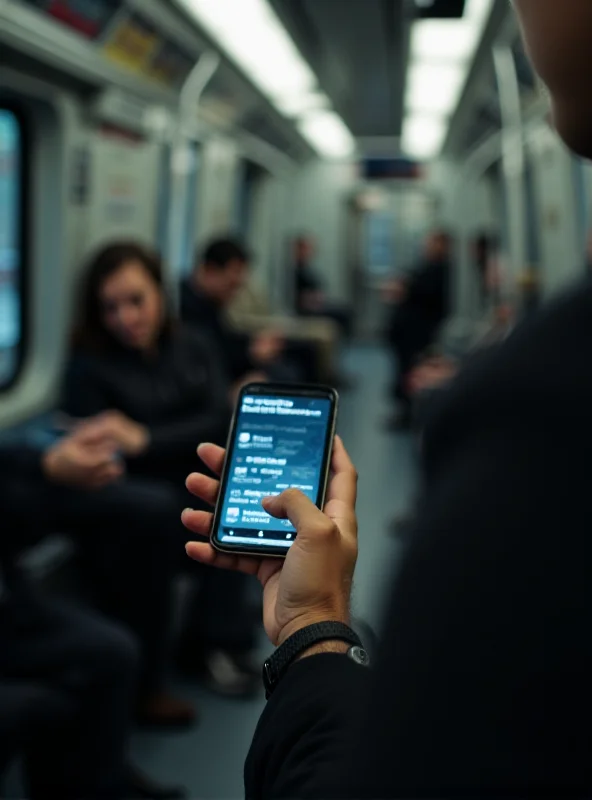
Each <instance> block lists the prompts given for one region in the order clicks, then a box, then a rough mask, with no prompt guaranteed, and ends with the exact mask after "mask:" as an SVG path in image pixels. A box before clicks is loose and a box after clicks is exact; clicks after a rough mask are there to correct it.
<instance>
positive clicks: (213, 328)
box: [181, 280, 257, 383]
mask: <svg viewBox="0 0 592 800" xmlns="http://www.w3.org/2000/svg"><path fill="white" fill-rule="evenodd" d="M181 318H182V319H183V322H185V323H186V324H187V325H190V326H191V327H193V328H195V329H197V330H200V331H203V332H204V333H206V334H207V336H208V337H209V338H210V339H211V340H212V341H213V342H214V343H215V344H216V347H217V349H218V352H219V353H220V354H221V355H222V357H223V358H224V366H225V369H226V371H227V373H228V375H229V377H230V379H231V381H232V382H233V383H234V382H235V381H238V380H240V378H242V377H244V376H245V375H246V374H247V373H249V372H253V371H254V370H256V369H257V365H256V364H255V363H254V362H253V360H252V359H251V356H250V353H249V346H250V344H251V338H250V337H249V336H248V335H247V334H243V333H240V332H239V331H236V330H234V329H233V328H232V326H231V325H230V324H229V322H228V321H227V320H226V318H225V316H224V310H223V308H222V307H221V306H219V305H218V304H217V303H215V302H214V301H213V300H212V299H211V298H209V297H207V296H206V295H205V294H203V293H202V292H198V291H197V290H196V289H195V288H194V287H193V285H192V284H191V283H190V281H188V280H187V281H184V282H183V283H182V284H181Z"/></svg>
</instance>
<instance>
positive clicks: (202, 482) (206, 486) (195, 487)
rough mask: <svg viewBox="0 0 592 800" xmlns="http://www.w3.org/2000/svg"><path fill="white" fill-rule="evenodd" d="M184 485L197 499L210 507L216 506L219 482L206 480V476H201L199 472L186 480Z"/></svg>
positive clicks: (211, 479) (210, 479) (212, 479)
mask: <svg viewBox="0 0 592 800" xmlns="http://www.w3.org/2000/svg"><path fill="white" fill-rule="evenodd" d="M185 485H186V486H187V488H188V489H189V491H190V492H191V494H193V495H195V496H196V497H199V498H200V499H201V500H204V501H205V502H206V503H208V504H209V505H211V506H214V505H216V500H217V498H218V491H219V489H220V481H217V480H214V478H208V476H207V475H201V474H200V473H199V472H194V473H193V474H192V475H190V476H189V477H188V478H187V481H186V482H185Z"/></svg>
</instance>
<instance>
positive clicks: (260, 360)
mask: <svg viewBox="0 0 592 800" xmlns="http://www.w3.org/2000/svg"><path fill="white" fill-rule="evenodd" d="M284 347H285V341H284V338H283V336H282V335H281V334H279V333H276V332H275V331H265V332H263V333H259V334H258V335H257V336H255V338H254V339H253V340H252V342H251V346H250V348H249V353H250V356H251V358H252V360H253V361H254V362H255V363H256V364H262V365H267V364H271V363H272V362H273V361H275V360H276V358H278V357H279V356H280V355H281V353H282V350H283V349H284Z"/></svg>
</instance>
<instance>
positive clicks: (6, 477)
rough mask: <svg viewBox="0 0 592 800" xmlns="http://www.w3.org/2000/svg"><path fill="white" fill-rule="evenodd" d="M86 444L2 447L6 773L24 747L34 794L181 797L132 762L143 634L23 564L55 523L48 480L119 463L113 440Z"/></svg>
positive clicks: (0, 671) (88, 480) (104, 475)
mask: <svg viewBox="0 0 592 800" xmlns="http://www.w3.org/2000/svg"><path fill="white" fill-rule="evenodd" d="M88 444H89V443H88V441H87V437H86V435H85V434H81V433H76V434H73V435H72V436H69V437H66V438H64V439H62V440H61V441H59V442H58V443H56V444H54V445H52V446H51V447H48V448H45V449H44V450H37V449H36V448H32V447H26V446H23V445H20V444H16V445H3V446H2V447H0V507H1V508H2V528H1V533H0V783H1V781H2V777H3V775H2V773H3V771H4V770H5V769H6V768H7V767H8V766H9V765H10V763H11V761H12V760H13V759H14V758H16V757H22V758H23V759H24V779H25V784H26V787H27V789H28V792H29V796H30V797H31V799H32V800H38V798H41V799H42V800H45V798H47V799H48V800H49V799H50V798H51V800H53V799H54V798H60V800H80V798H83V797H84V798H88V800H95V798H96V800H104V798H113V800H115V799H116V798H121V800H123V799H124V798H129V797H146V798H149V797H152V798H162V799H163V800H164V799H165V798H167V797H168V798H175V797H181V796H182V792H181V791H180V790H178V789H176V788H167V787H162V786H159V785H158V784H155V783H153V782H152V781H150V780H148V779H147V778H145V777H144V776H142V775H140V774H139V773H138V772H137V771H136V770H133V769H132V768H131V767H129V765H128V764H127V748H128V743H129V736H130V731H131V714H132V708H133V703H134V701H135V696H134V695H135V689H136V680H137V677H138V652H137V646H136V643H135V641H134V639H133V638H132V637H131V636H130V635H129V634H128V633H126V632H125V630H123V629H122V628H120V627H118V626H116V625H114V624H113V623H110V622H108V621H107V620H105V619H103V618H101V617H99V616H98V615H96V614H95V613H93V612H91V611H89V610H85V609H84V608H75V607H74V606H73V605H72V603H71V602H68V603H66V602H64V601H59V600H56V599H54V598H51V597H50V596H48V594H47V593H46V592H41V591H40V589H39V587H35V586H33V584H32V583H31V582H30V581H29V579H28V577H27V576H26V575H25V573H24V571H23V570H22V569H21V568H20V566H19V562H18V559H19V556H20V555H21V554H22V553H23V552H24V551H26V549H27V548H28V547H30V546H31V545H33V544H36V543H37V542H38V541H39V540H41V539H42V538H43V537H44V536H45V535H46V534H48V533H52V532H53V530H52V526H51V521H50V517H51V514H50V513H48V511H49V509H48V507H47V506H46V504H45V503H44V500H45V495H44V493H43V492H39V487H40V481H45V482H47V484H50V485H54V486H70V487H72V488H76V489H79V488H81V487H92V488H96V489H99V488H100V487H102V486H105V485H107V484H109V483H110V482H111V481H113V480H116V479H117V478H118V477H119V475H120V474H121V468H120V466H119V465H118V464H117V462H115V461H113V459H112V458H111V457H110V453H109V452H108V450H106V449H105V447H104V446H103V447H97V448H95V449H92V448H91V449H89V446H88ZM87 533H88V534H89V535H95V533H94V532H93V531H90V530H88V531H87ZM99 535H100V533H99ZM0 791H1V790H0Z"/></svg>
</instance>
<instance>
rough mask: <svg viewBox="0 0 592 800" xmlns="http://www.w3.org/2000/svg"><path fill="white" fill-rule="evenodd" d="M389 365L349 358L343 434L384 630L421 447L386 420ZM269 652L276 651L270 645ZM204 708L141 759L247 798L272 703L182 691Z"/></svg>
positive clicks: (218, 793)
mask: <svg viewBox="0 0 592 800" xmlns="http://www.w3.org/2000/svg"><path fill="white" fill-rule="evenodd" d="M389 367H390V365H389V361H388V359H387V357H386V355H385V354H384V353H383V352H381V351H380V350H378V349H377V348H373V347H367V348H366V347H364V348H362V347H360V348H356V349H355V350H353V351H352V352H351V353H349V354H348V357H347V370H348V371H349V373H351V374H352V375H353V376H355V378H356V388H355V389H353V390H352V391H350V392H347V393H345V394H344V395H343V397H342V403H341V410H340V418H339V432H340V434H341V435H342V437H343V439H344V441H345V443H346V446H347V448H348V450H349V452H350V455H351V457H352V459H353V460H354V463H355V464H356V466H357V468H358V471H359V473H360V481H359V498H358V517H359V526H360V527H359V538H360V557H359V561H358V566H357V570H356V580H355V594H354V613H355V614H356V615H357V616H358V617H360V618H362V619H364V620H367V621H368V622H370V623H371V624H373V625H375V626H379V624H380V608H381V598H382V595H383V593H384V589H385V585H386V583H387V581H388V580H389V579H391V578H392V574H393V570H394V569H395V568H396V562H397V557H398V555H399V548H400V545H399V543H398V542H397V541H396V539H394V538H393V537H391V536H390V535H388V534H387V523H388V521H389V520H390V519H391V518H392V516H393V515H394V514H396V513H399V512H403V511H404V510H405V509H406V505H407V501H408V499H409V497H410V495H411V493H412V490H413V485H414V481H415V464H414V458H413V444H412V442H411V439H410V438H409V437H407V436H397V435H393V434H386V433H385V432H384V430H383V429H382V427H381V422H382V420H383V419H384V417H385V415H386V414H387V412H388V407H387V406H386V404H385V397H386V387H387V383H388V380H389ZM261 647H262V650H261V652H262V654H265V653H266V652H267V651H268V649H269V647H268V646H267V645H266V644H265V642H264V641H262V645H261ZM177 688H178V690H179V691H180V692H182V693H183V694H184V695H185V696H186V697H190V698H192V699H193V700H194V701H195V702H196V704H197V705H198V706H199V709H200V712H201V724H200V725H199V726H198V727H196V728H195V729H194V730H192V731H190V732H188V733H183V734H179V735H175V734H168V735H165V736H163V735H154V734H149V733H138V734H136V735H135V737H134V742H133V754H134V757H135V759H136V761H137V762H138V763H139V764H140V765H141V766H142V767H144V768H145V769H146V770H147V771H149V772H150V774H151V775H153V776H154V777H157V778H159V779H161V780H163V781H167V782H169V781H172V782H179V783H182V784H184V785H185V786H186V787H187V789H188V790H189V792H190V797H191V798H200V800H205V799H208V798H212V799H213V798H225V799H227V800H230V799H231V798H240V797H242V796H243V782H242V768H243V762H244V758H245V755H246V753H247V750H248V747H249V743H250V741H251V737H252V734H253V731H254V729H255V726H256V724H257V720H258V718H259V715H260V713H261V710H262V708H263V703H264V699H263V696H261V697H260V698H258V699H256V700H253V701H249V702H236V701H228V700H223V699H220V698H217V697H213V696H211V695H209V694H207V693H206V692H203V691H201V690H200V689H199V688H197V687H193V686H179V687H177Z"/></svg>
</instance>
